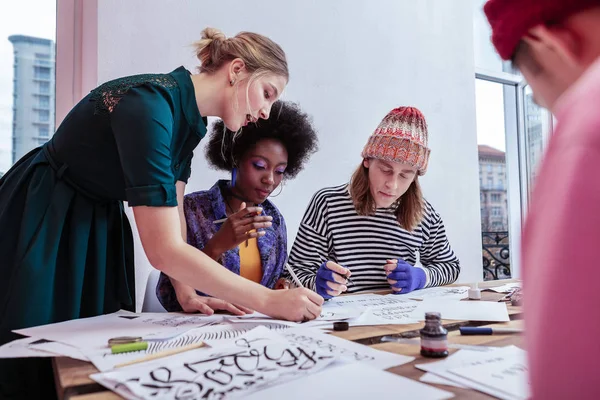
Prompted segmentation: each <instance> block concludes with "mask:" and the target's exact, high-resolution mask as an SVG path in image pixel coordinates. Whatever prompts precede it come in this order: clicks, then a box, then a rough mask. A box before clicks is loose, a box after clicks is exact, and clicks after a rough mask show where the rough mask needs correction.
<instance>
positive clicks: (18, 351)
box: [0, 337, 56, 358]
mask: <svg viewBox="0 0 600 400" xmlns="http://www.w3.org/2000/svg"><path fill="white" fill-rule="evenodd" d="M37 341H40V338H35V337H27V338H23V339H17V340H13V341H12V342H9V343H5V344H3V345H2V346H0V358H26V357H56V354H53V353H49V352H47V351H42V350H38V349H33V348H31V347H30V345H31V343H35V342H37Z"/></svg>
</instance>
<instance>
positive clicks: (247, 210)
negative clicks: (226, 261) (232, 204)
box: [206, 203, 273, 255]
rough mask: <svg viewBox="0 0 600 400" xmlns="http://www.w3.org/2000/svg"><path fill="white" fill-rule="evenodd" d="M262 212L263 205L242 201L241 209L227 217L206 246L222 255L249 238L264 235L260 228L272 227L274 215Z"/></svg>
mask: <svg viewBox="0 0 600 400" xmlns="http://www.w3.org/2000/svg"><path fill="white" fill-rule="evenodd" d="M261 213H262V207H246V203H242V204H241V205H240V209H239V211H237V212H236V213H234V214H231V215H230V216H229V217H227V220H226V221H225V222H224V223H223V226H221V228H220V229H219V230H218V231H217V233H215V235H214V236H213V237H212V238H211V240H210V241H209V242H208V243H207V246H206V247H208V248H209V249H210V250H211V251H212V253H215V254H218V255H221V254H223V253H224V252H226V251H228V250H231V249H233V248H235V247H237V246H239V244H240V243H242V242H244V241H246V240H248V239H251V238H258V237H261V236H264V235H265V232H264V231H260V230H259V229H262V228H269V227H271V224H272V223H271V221H272V220H273V217H270V216H268V215H260V214H261Z"/></svg>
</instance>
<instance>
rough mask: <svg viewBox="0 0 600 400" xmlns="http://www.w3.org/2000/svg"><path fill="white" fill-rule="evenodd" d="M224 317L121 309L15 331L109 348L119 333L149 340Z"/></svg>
mask: <svg viewBox="0 0 600 400" xmlns="http://www.w3.org/2000/svg"><path fill="white" fill-rule="evenodd" d="M222 319H223V316H222V315H216V316H215V315H212V316H203V315H198V314H183V313H140V314H136V313H131V312H128V311H123V310H121V311H118V312H116V313H113V314H107V315H100V316H97V317H92V318H82V319H75V320H71V321H65V322H60V323H56V324H49V325H42V326H36V327H33V328H26V329H21V330H18V331H15V332H16V333H19V334H21V335H25V336H35V337H39V338H43V339H47V340H51V341H55V342H61V343H65V344H68V345H70V346H73V347H76V348H79V349H85V348H98V347H105V346H107V343H108V339H110V338H113V337H117V336H142V337H143V338H144V339H146V340H152V339H165V338H171V337H174V336H177V335H180V334H182V333H185V332H187V331H189V330H190V329H193V328H197V327H200V326H203V325H206V324H209V323H212V322H216V321H221V320H222Z"/></svg>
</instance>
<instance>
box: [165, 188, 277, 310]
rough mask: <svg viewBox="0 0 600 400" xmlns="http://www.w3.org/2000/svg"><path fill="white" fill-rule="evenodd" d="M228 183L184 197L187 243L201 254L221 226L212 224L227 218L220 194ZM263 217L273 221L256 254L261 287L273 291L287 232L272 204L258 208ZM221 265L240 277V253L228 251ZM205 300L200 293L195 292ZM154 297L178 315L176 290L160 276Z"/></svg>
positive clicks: (178, 306)
mask: <svg viewBox="0 0 600 400" xmlns="http://www.w3.org/2000/svg"><path fill="white" fill-rule="evenodd" d="M228 185H229V181H226V180H219V181H217V183H215V184H214V185H213V187H212V188H210V190H203V191H200V192H194V193H190V194H188V195H186V196H185V198H184V201H183V205H184V212H185V220H186V223H187V241H188V243H189V244H190V245H192V246H194V247H196V248H198V249H200V250H202V249H203V248H204V246H205V244H206V243H208V241H209V240H210V239H211V238H212V237H213V235H214V234H215V233H216V232H217V231H218V230H219V228H220V227H221V226H222V224H214V223H213V221H216V220H219V219H222V218H226V217H227V214H226V213H225V200H224V199H223V191H225V190H227V186H228ZM261 207H262V208H263V214H264V215H269V216H271V217H273V221H272V225H271V228H268V229H266V234H265V235H264V236H262V237H260V238H258V250H259V252H260V259H261V261H262V268H263V277H262V280H261V282H260V284H261V285H263V286H266V287H268V288H271V289H272V288H273V287H274V286H275V283H276V282H277V280H278V279H279V276H280V275H281V274H282V272H283V268H284V265H285V263H286V261H287V232H286V227H285V221H284V219H283V216H282V215H281V213H280V212H279V210H278V209H277V207H275V205H274V204H273V203H271V202H270V201H269V200H266V201H265V202H264V203H262V204H261ZM221 263H222V264H223V266H224V267H225V268H227V269H228V270H230V271H231V272H233V273H236V274H238V275H239V274H240V254H239V249H238V248H237V247H236V248H234V249H231V250H228V251H226V252H225V253H223V255H222V256H221ZM197 293H198V294H199V295H201V296H206V294H204V293H202V292H197ZM156 296H157V297H158V300H159V301H160V303H161V304H162V305H163V307H164V308H165V309H166V310H167V311H181V310H182V309H181V306H180V305H179V302H178V301H177V296H176V294H175V289H174V288H173V285H172V284H171V280H170V279H169V277H168V276H167V275H165V274H162V273H161V274H160V278H159V281H158V284H157V286H156Z"/></svg>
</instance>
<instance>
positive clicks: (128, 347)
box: [110, 342, 148, 354]
mask: <svg viewBox="0 0 600 400" xmlns="http://www.w3.org/2000/svg"><path fill="white" fill-rule="evenodd" d="M146 349H148V342H135V343H124V344H115V345H113V346H111V347H110V350H111V352H112V354H119V353H129V352H130V351H141V350H146Z"/></svg>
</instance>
